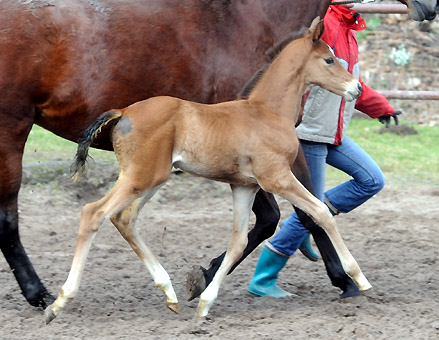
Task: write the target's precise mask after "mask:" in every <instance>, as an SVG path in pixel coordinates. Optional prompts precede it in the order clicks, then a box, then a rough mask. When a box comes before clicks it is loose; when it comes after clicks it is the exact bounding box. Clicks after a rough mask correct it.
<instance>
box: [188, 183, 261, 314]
mask: <svg viewBox="0 0 439 340" xmlns="http://www.w3.org/2000/svg"><path fill="white" fill-rule="evenodd" d="M258 189H259V187H258V186H249V187H236V186H232V191H233V232H232V237H231V239H230V243H229V247H228V248H227V251H226V254H225V256H224V260H223V261H222V263H221V266H220V267H219V268H218V271H217V272H216V274H215V276H214V277H213V280H212V282H210V284H209V285H208V286H207V288H206V289H205V290H204V291H203V293H201V295H200V301H199V303H198V312H197V314H198V316H206V315H207V313H208V312H209V308H210V306H212V304H213V302H214V300H215V299H216V297H217V295H218V289H219V287H220V285H221V282H222V281H223V280H224V277H225V276H226V275H227V273H228V272H229V271H230V268H232V266H233V264H234V263H236V261H237V260H238V259H239V258H240V257H241V256H242V253H243V251H244V249H245V247H246V245H247V230H248V222H249V217H250V210H251V207H252V204H253V201H254V199H255V194H256V192H257V190H258Z"/></svg>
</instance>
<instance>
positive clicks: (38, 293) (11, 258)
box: [0, 93, 54, 307]
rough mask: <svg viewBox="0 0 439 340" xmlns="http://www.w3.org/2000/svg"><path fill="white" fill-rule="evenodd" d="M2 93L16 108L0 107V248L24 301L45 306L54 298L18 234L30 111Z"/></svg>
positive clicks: (31, 121)
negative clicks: (19, 200)
mask: <svg viewBox="0 0 439 340" xmlns="http://www.w3.org/2000/svg"><path fill="white" fill-rule="evenodd" d="M5 96H6V93H4V94H3V99H4V101H3V102H4V103H7V105H15V106H18V105H20V107H8V108H3V107H0V121H1V122H2V123H1V124H0V248H1V250H2V252H3V255H4V256H5V258H6V261H7V262H8V264H9V266H10V268H11V271H12V273H13V274H14V275H15V278H16V280H17V282H18V284H19V286H20V288H21V291H22V293H23V295H24V297H25V298H26V300H27V301H28V302H29V303H30V304H31V305H32V306H36V307H38V306H41V307H46V306H47V305H48V304H50V303H52V302H53V300H54V298H53V296H52V295H50V294H49V293H48V292H47V290H46V288H45V287H44V285H43V284H42V283H41V281H40V279H39V277H38V275H37V274H36V272H35V270H34V268H33V267H32V263H31V262H30V260H29V258H28V256H27V254H26V252H25V250H24V247H23V245H22V243H21V240H20V236H19V233H18V208H17V198H18V191H19V190H20V185H21V176H22V157H23V151H24V145H25V142H26V139H27V137H28V134H29V132H30V129H31V127H32V123H33V115H34V110H33V109H32V110H28V109H26V108H25V107H24V105H25V103H23V100H21V99H18V98H16V99H15V98H14V99H12V98H7V97H5ZM28 107H31V106H30V105H29V106H28ZM15 114H17V116H19V117H15Z"/></svg>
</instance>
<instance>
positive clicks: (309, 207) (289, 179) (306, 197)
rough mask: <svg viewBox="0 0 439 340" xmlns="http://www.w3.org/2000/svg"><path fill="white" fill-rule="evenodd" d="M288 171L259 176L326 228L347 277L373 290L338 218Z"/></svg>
mask: <svg viewBox="0 0 439 340" xmlns="http://www.w3.org/2000/svg"><path fill="white" fill-rule="evenodd" d="M284 169H285V170H284ZM287 170H289V169H288V168H287V167H284V168H282V169H278V170H277V171H273V172H271V173H270V175H269V176H263V177H261V176H257V178H258V181H259V184H260V185H261V187H262V188H264V189H265V190H267V191H270V192H272V193H274V194H278V195H280V196H282V197H284V198H285V199H287V200H288V201H289V202H290V203H291V204H293V205H294V206H295V207H298V208H299V209H300V210H302V211H304V212H305V213H306V214H307V215H309V216H310V217H311V218H312V219H313V221H314V222H315V223H316V224H317V225H318V226H320V227H322V228H323V229H324V231H325V232H326V234H327V235H328V237H329V239H330V241H331V242H332V244H333V246H334V248H335V251H336V252H337V255H338V257H339V259H340V261H341V265H342V267H343V269H344V271H345V272H346V274H347V275H348V276H349V277H351V278H352V280H353V281H354V282H355V283H356V284H357V286H358V288H359V289H360V291H362V292H365V291H367V290H369V289H371V288H372V286H371V285H370V283H369V282H368V281H367V279H366V277H365V276H364V274H363V273H362V272H361V269H360V267H359V266H358V264H357V262H356V261H355V259H354V258H353V256H352V255H351V253H350V252H349V250H348V249H347V247H346V245H345V244H344V242H343V240H342V238H341V236H340V234H339V233H338V231H337V227H336V224H335V219H334V217H333V216H332V215H331V213H330V212H329V210H328V208H327V207H326V205H325V204H324V203H322V202H321V201H319V200H318V199H317V198H316V197H315V196H313V195H312V194H311V193H310V192H309V191H307V190H306V189H305V188H304V187H303V185H302V184H300V182H299V181H298V180H297V179H296V177H294V175H293V174H292V173H291V171H287Z"/></svg>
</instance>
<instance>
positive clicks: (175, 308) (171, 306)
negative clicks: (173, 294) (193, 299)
mask: <svg viewBox="0 0 439 340" xmlns="http://www.w3.org/2000/svg"><path fill="white" fill-rule="evenodd" d="M166 305H167V306H168V308H169V309H170V310H172V311H173V312H174V313H178V303H167V304H166Z"/></svg>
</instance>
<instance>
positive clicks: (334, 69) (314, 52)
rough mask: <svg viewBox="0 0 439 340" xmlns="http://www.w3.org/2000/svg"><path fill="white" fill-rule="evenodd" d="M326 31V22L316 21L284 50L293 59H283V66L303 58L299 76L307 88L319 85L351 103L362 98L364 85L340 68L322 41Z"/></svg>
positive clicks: (316, 19)
mask: <svg viewBox="0 0 439 340" xmlns="http://www.w3.org/2000/svg"><path fill="white" fill-rule="evenodd" d="M323 30H324V25H323V20H320V18H319V17H317V18H315V19H314V20H313V22H312V24H311V26H310V28H309V29H308V31H307V32H306V33H305V34H304V35H303V36H302V37H301V38H299V39H296V40H293V41H292V42H291V43H289V44H288V45H287V46H286V47H285V51H284V52H282V54H289V53H290V55H291V58H288V57H287V58H282V59H283V60H284V62H294V60H292V59H293V58H294V59H299V58H301V60H302V61H303V64H302V66H301V67H300V68H299V69H298V70H297V71H296V72H300V73H301V77H302V79H303V80H304V81H305V83H306V84H307V85H311V84H314V85H319V86H321V87H322V88H324V89H326V90H328V91H331V92H333V93H335V94H337V95H340V96H343V97H344V98H345V99H346V100H348V101H351V100H354V99H356V98H358V97H359V96H360V94H361V85H360V83H359V81H358V80H357V79H356V78H355V77H354V76H352V74H350V73H349V72H348V71H346V70H345V69H344V68H343V66H341V64H340V63H339V62H338V60H337V58H336V57H335V56H334V54H333V53H332V52H331V50H330V49H329V46H328V45H327V44H326V43H325V42H324V41H322V40H320V38H321V36H322V34H323Z"/></svg>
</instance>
